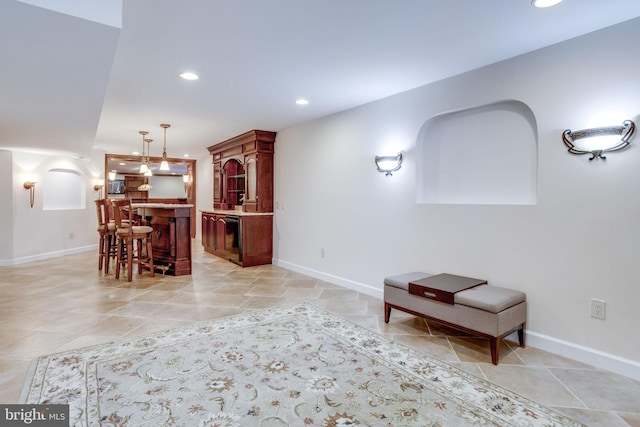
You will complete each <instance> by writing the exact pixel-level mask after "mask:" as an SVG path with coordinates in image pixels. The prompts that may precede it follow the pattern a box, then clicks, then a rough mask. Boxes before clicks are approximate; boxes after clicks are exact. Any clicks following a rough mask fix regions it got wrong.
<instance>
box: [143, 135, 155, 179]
mask: <svg viewBox="0 0 640 427" xmlns="http://www.w3.org/2000/svg"><path fill="white" fill-rule="evenodd" d="M144 141H145V142H146V143H147V170H146V171H145V172H144V176H153V172H151V164H150V163H149V162H150V159H151V149H150V148H149V144H151V143H152V142H153V139H145V140H144Z"/></svg>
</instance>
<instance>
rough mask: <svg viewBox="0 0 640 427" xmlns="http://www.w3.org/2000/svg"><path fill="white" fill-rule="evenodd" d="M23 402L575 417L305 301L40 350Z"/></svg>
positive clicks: (225, 421) (496, 421)
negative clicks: (115, 339) (75, 347)
mask: <svg viewBox="0 0 640 427" xmlns="http://www.w3.org/2000/svg"><path fill="white" fill-rule="evenodd" d="M21 403H30V404H55V403H68V404H69V405H70V417H71V424H70V425H72V426H131V427H142V426H154V427H157V426H185V427H191V426H203V427H209V426H211V427H213V426H216V427H225V426H226V427H231V426H238V427H246V426H263V427H277V426H326V427H338V426H384V427H400V426H429V427H435V426H544V427H552V426H556V427H560V426H581V424H579V423H577V422H575V421H572V420H571V419H569V418H566V417H564V416H563V415H560V414H558V413H556V412H554V411H552V410H550V409H548V408H545V407H544V406H541V405H539V404H537V403H534V402H532V401H530V400H528V399H525V398H523V397H521V396H519V395H517V394H515V393H512V392H510V391H507V390H505V389H503V388H500V387H498V386H496V385H493V384H491V383H489V382H487V381H485V380H481V379H479V378H477V377H475V376H473V375H470V374H468V373H466V372H464V371H462V370H459V369H457V368H455V367H452V366H449V365H447V364H445V363H443V362H439V361H437V360H435V359H432V358H430V357H429V356H427V355H425V354H423V353H420V352H417V351H414V350H411V349H409V348H408V347H405V346H403V345H400V344H396V343H393V342H391V341H388V340H387V339H385V338H383V337H382V336H380V335H378V334H376V333H373V332H370V331H368V330H366V329H364V328H361V327H359V326H357V325H354V324H352V323H350V322H348V321H346V320H342V319H340V318H338V317H336V316H335V315H332V314H330V313H327V312H325V311H323V310H320V309H318V308H316V307H314V306H312V305H308V304H300V305H295V306H289V307H279V308H273V309H267V310H260V311H256V312H252V313H250V314H243V315H238V316H233V317H228V318H223V319H219V320H214V321H211V322H206V323H200V324H197V325H194V326H190V327H186V328H181V329H176V330H170V331H165V332H161V333H155V334H151V335H147V336H144V337H140V338H132V339H130V340H127V341H118V342H111V343H108V344H104V345H99V346H93V347H86V348H82V349H78V350H72V351H66V352H62V353H58V354H53V355H48V356H42V357H40V358H38V359H36V360H34V362H33V363H32V366H31V369H30V373H29V376H28V378H27V381H26V383H25V387H24V390H23V394H22V397H21Z"/></svg>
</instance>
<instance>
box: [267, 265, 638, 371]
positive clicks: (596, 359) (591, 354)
mask: <svg viewBox="0 0 640 427" xmlns="http://www.w3.org/2000/svg"><path fill="white" fill-rule="evenodd" d="M273 264H274V265H277V266H279V267H282V268H286V269H287V270H291V271H295V272H297V273H301V274H304V275H307V276H311V277H315V278H316V279H320V280H324V281H326V282H329V283H333V284H336V285H339V286H343V287H345V288H348V289H352V290H355V291H358V292H362V293H363V294H366V295H370V296H373V297H376V298H380V299H382V298H383V291H382V289H377V288H374V287H372V286H369V285H365V284H363V283H358V282H354V281H353V280H348V279H344V278H341V277H337V276H333V275H331V274H326V273H323V272H321V271H317V270H313V269H310V268H306V267H302V266H300V265H296V264H292V263H289V262H286V261H282V260H277V259H274V260H273ZM526 344H527V345H528V346H531V347H535V348H538V349H540V350H544V351H548V352H550V353H554V354H557V355H560V356H564V357H568V358H570V359H573V360H577V361H578V362H582V363H586V364H589V365H592V366H595V367H597V368H599V369H604V370H607V371H611V372H615V373H617V374H620V375H624V376H626V377H629V378H633V379H634V380H640V362H636V361H634V360H630V359H625V358H623V357H619V356H616V355H615V354H611V353H605V352H603V351H600V350H595V349H593V348H589V347H585V346H582V345H579V344H575V343H572V342H569V341H564V340H561V339H558V338H554V337H551V336H548V335H544V334H540V333H538V332H534V331H531V330H527V337H526Z"/></svg>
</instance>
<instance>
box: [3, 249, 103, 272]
mask: <svg viewBox="0 0 640 427" xmlns="http://www.w3.org/2000/svg"><path fill="white" fill-rule="evenodd" d="M97 250H98V245H97V244H96V245H89V246H81V247H79V248H71V249H65V250H63V251H55V252H47V253H44V254H37V255H29V256H25V257H20V258H13V259H2V260H0V267H6V266H10V265H19V264H26V263H29V262H34V261H43V260H45V259H50V258H58V257H61V256H66V255H73V254H79V253H82V252H88V251H97Z"/></svg>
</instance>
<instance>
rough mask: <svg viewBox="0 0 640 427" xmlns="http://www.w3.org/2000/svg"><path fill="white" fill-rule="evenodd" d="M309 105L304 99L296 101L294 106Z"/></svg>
mask: <svg viewBox="0 0 640 427" xmlns="http://www.w3.org/2000/svg"><path fill="white" fill-rule="evenodd" d="M308 103H309V101H307V100H306V99H298V100H297V101H296V104H298V105H307V104H308Z"/></svg>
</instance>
